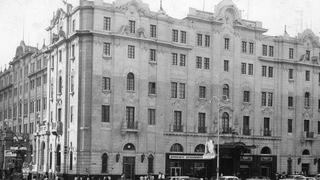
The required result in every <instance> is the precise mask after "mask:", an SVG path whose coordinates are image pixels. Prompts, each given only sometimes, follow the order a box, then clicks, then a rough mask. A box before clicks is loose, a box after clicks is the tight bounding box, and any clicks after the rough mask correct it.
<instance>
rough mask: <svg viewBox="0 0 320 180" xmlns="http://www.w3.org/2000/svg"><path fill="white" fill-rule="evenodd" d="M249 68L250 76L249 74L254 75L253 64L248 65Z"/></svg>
mask: <svg viewBox="0 0 320 180" xmlns="http://www.w3.org/2000/svg"><path fill="white" fill-rule="evenodd" d="M248 66H249V72H248V74H249V75H253V64H248Z"/></svg>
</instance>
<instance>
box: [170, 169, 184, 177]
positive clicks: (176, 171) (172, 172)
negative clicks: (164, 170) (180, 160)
mask: <svg viewBox="0 0 320 180" xmlns="http://www.w3.org/2000/svg"><path fill="white" fill-rule="evenodd" d="M170 176H181V167H171V168H170Z"/></svg>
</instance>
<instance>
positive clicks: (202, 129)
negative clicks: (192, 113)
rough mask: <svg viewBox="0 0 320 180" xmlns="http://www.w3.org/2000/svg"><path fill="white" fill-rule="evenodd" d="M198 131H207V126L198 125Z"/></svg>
mask: <svg viewBox="0 0 320 180" xmlns="http://www.w3.org/2000/svg"><path fill="white" fill-rule="evenodd" d="M198 133H207V127H204V126H199V127H198Z"/></svg>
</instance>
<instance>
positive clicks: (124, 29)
mask: <svg viewBox="0 0 320 180" xmlns="http://www.w3.org/2000/svg"><path fill="white" fill-rule="evenodd" d="M119 34H125V35H128V34H129V25H122V26H121V27H120V29H119Z"/></svg>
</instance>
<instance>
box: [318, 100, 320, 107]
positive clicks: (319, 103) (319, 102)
mask: <svg viewBox="0 0 320 180" xmlns="http://www.w3.org/2000/svg"><path fill="white" fill-rule="evenodd" d="M318 110H320V99H318Z"/></svg>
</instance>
